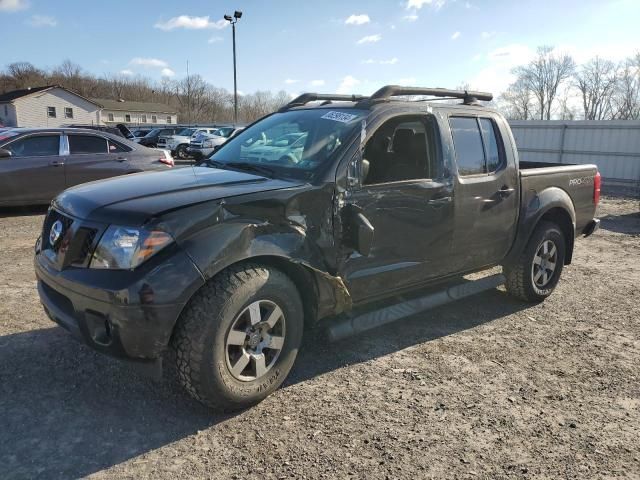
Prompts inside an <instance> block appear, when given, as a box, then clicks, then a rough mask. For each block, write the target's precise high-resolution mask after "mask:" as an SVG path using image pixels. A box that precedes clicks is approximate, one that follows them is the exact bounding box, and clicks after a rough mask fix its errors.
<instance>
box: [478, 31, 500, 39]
mask: <svg viewBox="0 0 640 480" xmlns="http://www.w3.org/2000/svg"><path fill="white" fill-rule="evenodd" d="M495 36H496V32H495V31H491V32H482V33H481V34H480V37H482V39H483V40H487V39H488V38H491V37H495Z"/></svg>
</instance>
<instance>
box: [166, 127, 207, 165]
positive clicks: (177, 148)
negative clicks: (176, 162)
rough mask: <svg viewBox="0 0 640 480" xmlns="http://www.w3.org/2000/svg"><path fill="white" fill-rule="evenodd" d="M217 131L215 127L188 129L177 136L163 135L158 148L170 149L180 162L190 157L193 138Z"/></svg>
mask: <svg viewBox="0 0 640 480" xmlns="http://www.w3.org/2000/svg"><path fill="white" fill-rule="evenodd" d="M215 130H216V128H215V127H187V128H183V129H182V130H180V131H179V132H178V133H177V134H175V135H169V136H165V135H161V136H160V137H159V138H158V147H160V148H166V149H168V150H169V151H170V152H171V154H172V155H174V156H175V157H176V158H179V159H180V160H185V159H187V158H188V157H189V153H188V152H187V148H188V147H189V143H190V142H191V140H192V139H193V138H195V137H196V136H197V135H198V134H200V133H212V132H214V131H215Z"/></svg>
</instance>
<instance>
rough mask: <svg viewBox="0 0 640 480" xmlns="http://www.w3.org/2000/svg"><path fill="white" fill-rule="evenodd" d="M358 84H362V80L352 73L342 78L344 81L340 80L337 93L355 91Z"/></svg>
mask: <svg viewBox="0 0 640 480" xmlns="http://www.w3.org/2000/svg"><path fill="white" fill-rule="evenodd" d="M358 85H360V80H358V79H357V78H354V77H352V76H351V75H347V76H346V77H344V78H343V79H342V82H340V86H339V87H338V92H337V93H353V91H352V90H353V88H354V87H356V86H358Z"/></svg>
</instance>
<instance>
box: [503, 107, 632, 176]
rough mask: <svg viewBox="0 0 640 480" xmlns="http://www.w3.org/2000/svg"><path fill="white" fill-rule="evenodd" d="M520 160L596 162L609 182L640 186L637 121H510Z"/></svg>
mask: <svg viewBox="0 0 640 480" xmlns="http://www.w3.org/2000/svg"><path fill="white" fill-rule="evenodd" d="M509 124H510V125H511V129H512V131H513V136H514V137H515V139H516V145H517V146H518V152H519V155H520V159H521V160H526V161H530V162H558V163H595V164H596V165H598V169H599V170H600V173H601V174H602V176H603V177H604V178H605V179H606V180H608V181H609V182H610V183H611V181H613V182H614V183H619V184H621V185H629V186H638V185H640V121H635V120H634V121H626V120H607V121H599V120H587V121H564V120H551V121H521V120H512V121H510V122H509Z"/></svg>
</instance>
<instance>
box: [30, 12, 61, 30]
mask: <svg viewBox="0 0 640 480" xmlns="http://www.w3.org/2000/svg"><path fill="white" fill-rule="evenodd" d="M27 24H29V25H31V26H32V27H36V28H37V27H55V26H56V25H58V21H57V20H56V19H55V18H53V17H50V16H48V15H32V16H31V18H29V20H27Z"/></svg>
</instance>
